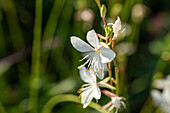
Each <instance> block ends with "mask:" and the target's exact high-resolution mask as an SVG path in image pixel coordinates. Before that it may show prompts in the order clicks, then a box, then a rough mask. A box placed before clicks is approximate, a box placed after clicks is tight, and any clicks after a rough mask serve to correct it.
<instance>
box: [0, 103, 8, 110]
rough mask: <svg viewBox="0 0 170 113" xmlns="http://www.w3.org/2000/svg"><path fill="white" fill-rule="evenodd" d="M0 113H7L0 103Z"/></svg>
mask: <svg viewBox="0 0 170 113" xmlns="http://www.w3.org/2000/svg"><path fill="white" fill-rule="evenodd" d="M0 113H7V111H6V110H5V108H4V106H3V105H2V103H1V102H0Z"/></svg>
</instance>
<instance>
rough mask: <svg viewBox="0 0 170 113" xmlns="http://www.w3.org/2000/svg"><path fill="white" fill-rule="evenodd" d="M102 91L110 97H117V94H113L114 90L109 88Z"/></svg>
mask: <svg viewBox="0 0 170 113" xmlns="http://www.w3.org/2000/svg"><path fill="white" fill-rule="evenodd" d="M102 93H103V94H104V95H106V96H108V97H116V96H117V95H116V94H113V93H112V92H110V91H108V90H102Z"/></svg>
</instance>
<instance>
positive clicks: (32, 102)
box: [29, 0, 43, 113]
mask: <svg viewBox="0 0 170 113" xmlns="http://www.w3.org/2000/svg"><path fill="white" fill-rule="evenodd" d="M42 5H43V2H42V0H36V6H35V25H34V40H33V50H32V66H31V76H30V92H29V93H30V99H29V110H30V112H31V113H38V88H39V66H40V40H41V26H42Z"/></svg>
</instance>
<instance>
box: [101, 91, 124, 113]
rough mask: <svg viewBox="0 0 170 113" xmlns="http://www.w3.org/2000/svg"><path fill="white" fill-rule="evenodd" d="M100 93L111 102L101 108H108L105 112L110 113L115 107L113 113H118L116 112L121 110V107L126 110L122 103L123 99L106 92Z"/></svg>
mask: <svg viewBox="0 0 170 113" xmlns="http://www.w3.org/2000/svg"><path fill="white" fill-rule="evenodd" d="M102 93H103V94H105V95H106V96H108V97H110V98H111V101H110V102H109V103H107V104H106V105H104V106H102V107H101V109H106V108H108V110H107V111H108V112H110V111H111V110H112V109H113V108H114V107H115V108H116V111H115V113H118V110H119V109H120V108H121V106H123V107H124V108H126V105H125V103H124V102H123V100H125V98H124V97H119V96H117V95H115V94H113V93H111V92H110V91H107V90H103V91H102ZM109 106H110V107H109Z"/></svg>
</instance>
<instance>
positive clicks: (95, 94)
mask: <svg viewBox="0 0 170 113" xmlns="http://www.w3.org/2000/svg"><path fill="white" fill-rule="evenodd" d="M93 97H94V98H95V99H97V100H98V99H100V97H101V92H100V89H99V87H98V86H95V89H94V90H93Z"/></svg>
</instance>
